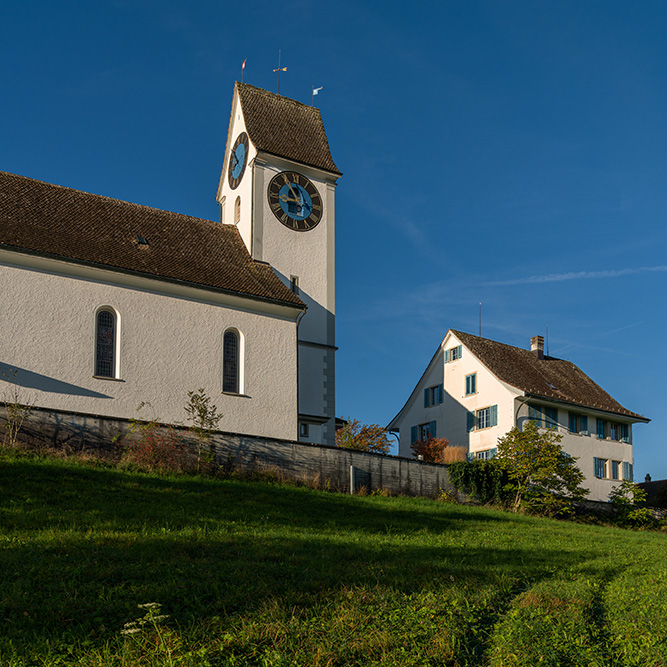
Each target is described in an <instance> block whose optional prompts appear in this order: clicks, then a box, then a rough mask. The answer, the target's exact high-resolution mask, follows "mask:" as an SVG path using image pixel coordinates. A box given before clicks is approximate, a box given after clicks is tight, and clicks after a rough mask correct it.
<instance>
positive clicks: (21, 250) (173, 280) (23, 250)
mask: <svg viewBox="0 0 667 667" xmlns="http://www.w3.org/2000/svg"><path fill="white" fill-rule="evenodd" d="M0 249H3V250H7V251H10V252H17V253H22V254H25V255H32V256H34V257H44V258H45V259H53V260H56V261H59V262H66V263H68V264H78V265H80V266H88V267H90V268H94V269H102V270H106V271H113V272H115V273H122V274H125V275H130V276H136V277H138V278H147V279H149V280H157V281H160V282H165V283H170V284H173V285H182V286H184V287H193V288H196V289H202V290H205V291H207V292H214V293H216V294H228V295H230V296H241V297H244V298H246V299H252V300H253V301H260V302H262V303H271V304H276V305H279V306H287V307H289V308H294V309H296V310H303V311H306V310H307V309H308V306H307V305H306V304H305V303H303V301H301V300H300V299H299V301H300V303H301V305H299V304H296V303H293V302H291V301H283V300H282V299H272V298H270V297H263V296H259V295H257V294H249V293H248V292H241V291H237V290H228V289H224V288H222V287H214V286H213V285H205V284H203V283H194V282H191V281H189V280H181V279H179V278H171V277H169V276H159V275H156V274H154V273H145V272H143V271H134V270H132V269H125V268H123V267H120V266H112V265H110V264H100V263H98V262H91V261H89V260H85V259H74V258H72V257H66V256H64V255H55V254H53V253H46V252H40V251H39V250H32V249H30V248H21V247H18V246H10V245H7V244H5V243H0ZM297 298H298V297H297Z"/></svg>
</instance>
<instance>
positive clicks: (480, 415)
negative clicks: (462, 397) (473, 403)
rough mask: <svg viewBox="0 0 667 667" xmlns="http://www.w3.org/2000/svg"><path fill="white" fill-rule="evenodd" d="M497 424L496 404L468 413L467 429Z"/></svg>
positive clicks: (471, 429)
mask: <svg viewBox="0 0 667 667" xmlns="http://www.w3.org/2000/svg"><path fill="white" fill-rule="evenodd" d="M497 425H498V406H497V405H490V406H489V407H488V408H482V409H481V410H477V411H476V412H469V413H468V427H467V430H468V431H474V430H481V429H483V428H491V427H492V426H497Z"/></svg>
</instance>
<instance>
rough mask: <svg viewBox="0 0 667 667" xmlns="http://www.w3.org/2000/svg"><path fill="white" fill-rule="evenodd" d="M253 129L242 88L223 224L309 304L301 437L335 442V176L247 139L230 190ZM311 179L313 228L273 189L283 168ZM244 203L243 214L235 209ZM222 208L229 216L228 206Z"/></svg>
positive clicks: (304, 325)
mask: <svg viewBox="0 0 667 667" xmlns="http://www.w3.org/2000/svg"><path fill="white" fill-rule="evenodd" d="M242 132H247V126H246V122H245V119H244V115H243V109H242V104H241V100H240V95H239V90H238V87H237V88H236V89H235V93H234V99H233V102H232V115H231V119H230V126H229V132H228V135H227V148H226V151H225V160H224V164H223V168H222V174H221V178H220V183H219V187H218V194H217V198H218V202H219V204H220V207H221V217H222V220H223V222H224V223H225V224H236V225H237V226H238V229H239V231H240V233H241V237H242V238H243V241H244V243H245V244H246V247H247V248H248V251H249V252H250V254H251V256H252V257H253V259H255V260H259V261H264V262H267V263H269V264H270V265H271V266H272V267H273V269H274V270H275V272H276V274H277V275H278V277H279V278H280V279H281V280H282V281H283V283H284V284H285V285H287V286H294V285H295V281H296V284H297V285H298V288H297V287H295V293H296V294H298V296H299V298H300V299H301V300H302V301H303V302H304V303H305V304H306V306H307V311H306V314H305V315H304V316H303V318H302V319H300V321H299V326H298V369H299V372H298V377H299V386H298V396H299V398H298V403H299V424H300V431H299V439H300V440H302V441H307V442H314V443H319V444H328V445H334V444H335V351H336V341H335V247H334V246H335V204H334V195H335V187H336V180H337V178H338V175H337V174H333V173H331V172H329V171H326V170H322V169H318V168H315V167H312V166H309V165H306V164H303V163H301V162H296V161H292V160H288V159H285V158H282V157H278V156H276V155H273V154H269V153H266V152H262V151H261V150H258V149H257V147H256V146H255V145H254V144H253V137H252V134H251V133H249V134H250V136H249V142H250V149H249V152H248V162H247V166H246V169H245V173H244V175H243V177H242V179H241V182H240V183H239V184H238V185H237V187H236V188H232V187H231V185H230V182H229V178H228V172H229V161H230V159H231V153H232V150H233V147H234V144H235V142H236V140H237V138H238V137H239V136H240V135H241V133H242ZM286 171H295V172H298V173H299V174H302V175H303V176H305V177H307V178H308V179H309V180H310V181H311V182H312V183H313V185H314V186H315V187H316V189H317V191H318V193H319V195H320V198H321V200H322V216H321V219H320V221H319V223H318V224H317V226H315V227H313V228H312V229H310V230H308V231H295V230H293V229H290V228H288V227H286V226H285V225H283V224H281V223H280V221H279V220H278V219H277V218H276V217H275V215H274V214H273V212H272V210H271V206H270V203H269V198H268V196H267V189H268V187H269V183H270V182H271V179H272V178H273V177H274V176H276V175H277V174H279V173H280V172H286ZM237 202H239V203H240V219H239V220H238V221H236V220H235V219H234V211H235V210H236V208H237V205H238V204H237ZM223 210H224V213H222V211H223Z"/></svg>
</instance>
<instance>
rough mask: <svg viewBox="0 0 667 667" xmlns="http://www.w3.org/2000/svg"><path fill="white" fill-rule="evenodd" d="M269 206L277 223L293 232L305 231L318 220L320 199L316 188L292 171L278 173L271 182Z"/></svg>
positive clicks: (268, 193)
mask: <svg viewBox="0 0 667 667" xmlns="http://www.w3.org/2000/svg"><path fill="white" fill-rule="evenodd" d="M267 195H268V198H269V206H271V210H272V211H273V215H275V216H276V218H278V220H280V222H282V223H283V225H285V227H289V228H290V229H293V230H294V231H296V232H307V231H308V230H310V229H313V227H316V226H317V224H318V223H319V221H320V220H321V219H322V198H321V197H320V193H319V192H318V191H317V188H316V187H315V186H314V185H313V184H312V183H311V182H310V181H309V180H308V179H307V178H306V177H305V176H302V175H301V174H297V173H296V172H295V171H282V172H280V173H279V174H277V175H276V176H274V177H273V178H272V179H271V182H270V183H269V189H268V192H267Z"/></svg>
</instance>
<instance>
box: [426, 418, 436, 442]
mask: <svg viewBox="0 0 667 667" xmlns="http://www.w3.org/2000/svg"><path fill="white" fill-rule="evenodd" d="M428 432H429V434H430V436H431V437H432V438H435V436H436V428H435V421H432V422H429V425H428Z"/></svg>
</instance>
